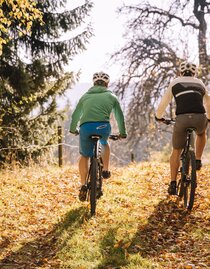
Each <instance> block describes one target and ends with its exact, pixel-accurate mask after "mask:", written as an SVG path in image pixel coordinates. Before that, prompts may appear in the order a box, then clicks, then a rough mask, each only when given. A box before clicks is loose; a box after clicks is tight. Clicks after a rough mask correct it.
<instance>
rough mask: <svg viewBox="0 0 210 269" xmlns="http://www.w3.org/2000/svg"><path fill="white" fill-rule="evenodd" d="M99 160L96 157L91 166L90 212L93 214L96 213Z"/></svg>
mask: <svg viewBox="0 0 210 269" xmlns="http://www.w3.org/2000/svg"><path fill="white" fill-rule="evenodd" d="M97 176H98V161H97V159H96V158H92V160H91V168H90V212H91V216H93V215H95V213H96V191H97Z"/></svg>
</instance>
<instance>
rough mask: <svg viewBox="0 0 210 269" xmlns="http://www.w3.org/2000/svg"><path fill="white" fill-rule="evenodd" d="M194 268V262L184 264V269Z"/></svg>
mask: <svg viewBox="0 0 210 269" xmlns="http://www.w3.org/2000/svg"><path fill="white" fill-rule="evenodd" d="M194 268H195V265H194V264H187V265H184V269H194Z"/></svg>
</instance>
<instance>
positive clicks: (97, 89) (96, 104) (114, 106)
mask: <svg viewBox="0 0 210 269" xmlns="http://www.w3.org/2000/svg"><path fill="white" fill-rule="evenodd" d="M112 112H113V113H114V116H115V119H116V121H117V124H118V128H119V133H120V135H125V134H126V129H125V121H124V116H123V112H122V109H121V107H120V104H119V101H118V99H117V97H116V95H114V94H113V93H112V92H111V91H109V90H108V89H107V88H106V87H102V86H93V87H91V88H90V89H89V90H88V91H87V92H86V93H85V94H84V95H83V96H82V97H81V98H80V100H79V102H78V104H77V106H76V108H75V110H74V112H73V114H72V120H71V123H70V132H75V130H76V128H77V125H78V122H79V124H80V125H81V124H83V123H85V122H98V121H104V122H109V121H110V115H111V113H112Z"/></svg>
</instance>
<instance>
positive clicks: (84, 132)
mask: <svg viewBox="0 0 210 269" xmlns="http://www.w3.org/2000/svg"><path fill="white" fill-rule="evenodd" d="M93 84H94V85H93V86H92V87H91V88H90V89H89V90H88V91H87V92H86V93H85V94H84V95H83V96H82V97H81V98H80V100H79V102H78V104H77V106H76V108H75V110H74V112H73V114H72V120H71V124H70V133H73V134H77V132H78V130H77V127H78V124H79V136H80V143H79V146H80V155H81V156H80V160H79V172H80V177H81V188H80V193H79V199H80V200H81V201H85V200H86V194H87V186H86V185H85V181H86V178H87V174H88V160H89V158H90V157H92V156H93V141H91V139H90V138H89V136H90V135H91V134H99V135H101V139H100V143H101V144H102V146H103V155H102V159H103V171H102V176H103V178H109V177H110V176H111V173H110V171H109V158H110V147H109V143H108V137H109V135H110V133H111V125H110V115H111V113H112V112H113V113H114V116H115V119H116V121H117V124H118V129H119V135H120V137H121V138H126V137H127V133H126V128H125V121H124V115H123V112H122V109H121V106H120V103H119V101H118V99H117V97H116V95H114V94H113V93H112V92H111V91H110V90H109V89H108V88H107V87H108V84H109V75H108V74H106V73H103V72H99V73H95V74H94V75H93Z"/></svg>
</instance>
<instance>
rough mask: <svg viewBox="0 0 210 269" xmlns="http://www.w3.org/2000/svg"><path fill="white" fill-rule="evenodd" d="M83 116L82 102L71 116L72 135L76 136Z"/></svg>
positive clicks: (70, 128)
mask: <svg viewBox="0 0 210 269" xmlns="http://www.w3.org/2000/svg"><path fill="white" fill-rule="evenodd" d="M81 115H82V101H81V100H80V101H79V103H78V104H77V106H76V108H75V110H74V112H73V113H72V116H71V123H70V127H69V132H70V133H72V134H74V133H75V132H76V130H77V124H78V122H79V120H80V117H81Z"/></svg>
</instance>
